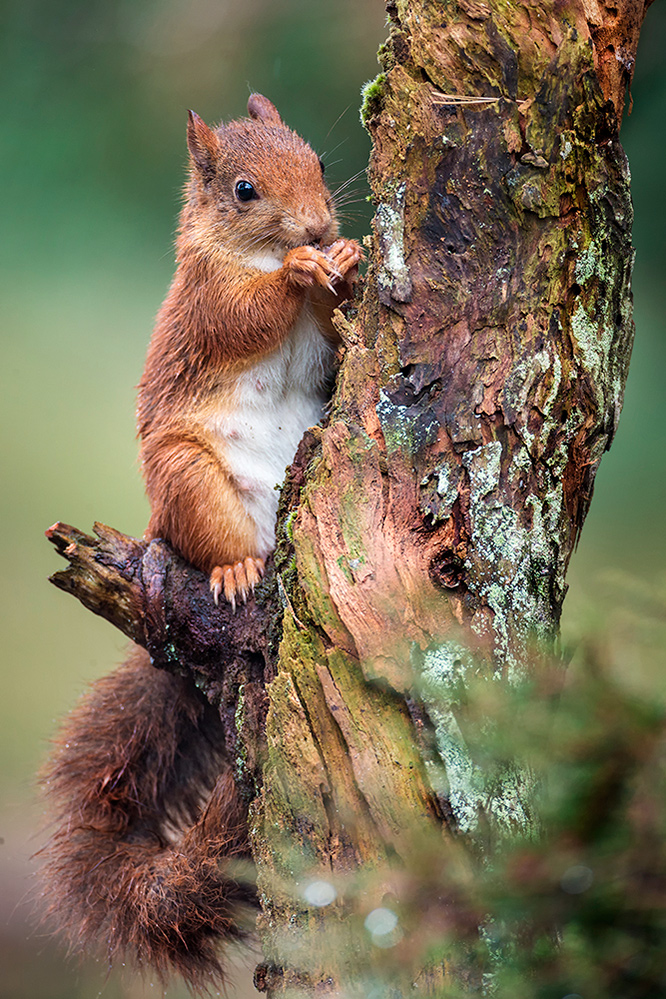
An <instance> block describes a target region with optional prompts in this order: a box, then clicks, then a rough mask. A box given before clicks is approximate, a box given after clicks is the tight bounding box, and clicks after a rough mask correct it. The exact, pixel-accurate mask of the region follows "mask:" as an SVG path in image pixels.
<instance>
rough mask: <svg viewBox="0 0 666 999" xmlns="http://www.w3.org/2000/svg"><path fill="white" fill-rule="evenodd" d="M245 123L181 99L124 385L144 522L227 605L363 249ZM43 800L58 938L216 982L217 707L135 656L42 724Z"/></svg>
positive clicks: (301, 167) (220, 898)
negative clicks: (146, 505) (169, 229)
mask: <svg viewBox="0 0 666 999" xmlns="http://www.w3.org/2000/svg"><path fill="white" fill-rule="evenodd" d="M248 114H249V118H245V119H241V120H239V121H232V122H230V123H228V124H226V125H225V124H222V125H220V126H219V127H218V128H215V129H211V128H209V127H208V126H207V125H206V124H205V123H204V122H203V121H202V120H201V118H199V117H198V115H196V114H194V113H193V112H190V114H189V122H188V127H187V143H188V148H189V153H190V177H189V181H188V183H187V185H186V188H185V204H184V207H183V209H182V212H181V216H180V226H179V232H178V238H177V244H176V247H177V269H176V273H175V276H174V279H173V282H172V285H171V288H170V290H169V293H168V295H167V297H166V300H165V301H164V304H163V305H162V308H161V309H160V312H159V314H158V317H157V321H156V325H155V330H154V333H153V337H152V339H151V342H150V346H149V349H148V356H147V360H146V366H145V370H144V373H143V376H142V378H141V382H140V384H139V395H138V409H137V418H138V431H139V436H140V438H141V462H142V468H143V473H144V476H145V481H146V491H147V494H148V498H149V500H150V504H151V517H150V522H149V525H148V528H147V531H146V535H145V536H146V538H148V539H152V538H157V537H159V538H164V539H166V540H167V541H169V542H170V543H171V545H172V546H173V547H174V548H175V549H176V550H177V551H178V552H179V553H180V554H181V555H182V556H184V557H185V558H186V559H187V560H188V561H189V562H191V563H192V564H193V565H194V566H196V567H197V568H199V569H201V570H203V571H204V572H206V573H207V574H208V576H209V579H210V588H211V591H212V599H214V600H215V601H216V602H217V601H218V600H219V599H220V598H223V599H225V600H226V601H228V602H229V603H230V604H231V605H232V607H233V608H235V606H236V603H237V601H238V600H243V601H245V600H246V599H247V597H248V594H249V593H250V592H251V591H252V590H253V588H254V586H255V585H256V583H257V582H258V581H259V579H260V578H261V576H262V573H263V570H264V560H265V559H266V557H267V555H268V554H269V553H270V552H271V550H272V549H273V547H274V544H275V537H274V526H275V517H276V510H277V499H278V497H277V493H276V491H275V486H276V485H278V484H279V483H280V482H281V481H282V479H283V477H284V473H285V468H286V466H287V465H288V464H289V463H290V462H291V460H292V458H293V456H294V453H295V451H296V447H297V445H298V442H299V440H300V438H301V436H302V434H303V432H304V431H305V429H306V428H307V427H309V426H311V425H313V424H315V423H317V422H318V421H319V420H320V419H321V416H322V411H323V406H324V404H325V402H326V397H327V387H328V385H329V383H330V379H331V376H332V372H333V361H334V354H335V348H336V345H337V338H336V334H335V330H334V328H333V325H332V322H331V317H332V313H333V310H334V308H336V307H337V306H338V305H339V304H340V303H341V302H342V301H343V300H344V299H346V298H349V297H350V295H351V289H352V283H353V281H354V279H355V276H356V272H357V267H358V263H359V260H360V259H361V256H362V251H361V249H360V247H359V245H358V244H357V243H355V242H354V241H352V240H345V239H339V238H338V236H337V232H338V229H337V222H336V218H335V211H334V207H333V204H332V198H331V195H330V193H329V191H328V189H327V187H326V185H325V183H324V179H323V165H322V163H321V160H320V159H319V158H318V157H317V155H316V153H315V152H314V151H313V150H312V149H311V148H310V146H309V145H307V143H306V142H304V141H303V139H301V138H300V137H299V136H298V135H296V134H295V133H294V132H293V131H291V130H290V129H289V128H288V127H287V126H286V125H284V123H283V122H282V119H281V118H280V115H279V114H278V112H277V110H276V108H275V107H274V106H273V104H272V103H271V102H270V101H269V100H267V98H265V97H262V96H261V95H259V94H252V95H251V97H250V99H249V102H248ZM42 779H43V784H44V786H45V788H46V792H47V795H48V796H49V798H50V799H51V802H52V804H53V806H54V811H55V813H56V827H55V832H54V834H53V835H52V837H51V840H50V842H49V843H48V844H47V846H46V847H45V850H44V853H45V856H46V863H45V867H44V872H43V884H44V894H45V896H46V900H47V905H48V909H49V913H50V915H51V918H52V920H53V921H54V922H55V923H56V925H58V926H59V928H60V930H61V931H62V932H64V934H65V936H66V937H67V938H68V940H69V942H70V945H71V947H72V948H73V949H74V950H79V951H88V950H89V949H91V948H94V947H95V946H99V945H102V946H103V947H104V948H105V950H106V954H107V957H108V958H109V959H110V960H113V959H114V958H117V957H119V956H121V955H122V956H125V955H128V956H130V957H131V956H133V957H134V959H135V960H136V961H137V962H138V963H139V965H140V966H143V967H146V966H148V967H152V968H153V969H154V970H156V972H157V973H158V974H159V975H161V976H162V977H164V976H165V975H166V974H167V973H168V972H169V971H172V970H175V971H178V972H180V973H181V974H182V975H183V976H184V977H185V979H186V981H187V982H188V983H189V984H190V985H191V986H192V987H194V988H195V989H196V988H202V987H205V986H206V985H207V984H210V983H211V982H214V981H215V980H216V979H217V980H218V981H220V980H223V977H224V976H223V966H222V964H221V962H220V958H219V956H218V950H219V944H220V943H221V942H223V941H225V940H230V939H234V938H237V937H239V936H242V935H243V933H244V929H243V921H242V919H239V917H238V907H239V906H240V905H242V903H244V902H248V901H250V900H251V899H252V895H253V892H252V890H251V889H249V888H247V887H246V886H244V885H243V884H241V883H240V882H238V881H236V880H234V879H233V877H232V876H231V875H230V874H229V873H225V870H224V864H222V866H220V863H219V862H220V860H221V859H223V858H225V857H229V856H233V855H239V854H240V855H243V854H247V853H248V842H247V830H246V813H245V808H244V805H243V804H242V803H241V801H240V798H239V796H238V794H237V792H236V788H235V785H234V781H233V777H232V775H231V770H230V765H229V761H227V760H226V759H225V752H224V734H223V730H222V726H221V722H220V720H219V717H218V715H217V712H216V710H215V709H214V708H213V707H211V706H210V705H209V704H208V703H207V702H206V700H205V699H204V698H203V696H202V695H201V694H200V693H199V691H197V690H196V688H195V687H194V685H193V684H192V683H191V682H190V681H189V680H187V679H185V678H182V677H177V676H172V675H170V674H168V673H165V672H162V671H160V670H158V669H156V668H154V667H153V666H152V665H151V663H150V659H149V656H148V654H147V653H146V652H145V651H144V650H142V649H139V648H136V649H134V651H133V653H132V655H131V657H130V659H129V660H128V662H127V663H125V665H124V666H122V667H121V668H120V669H118V670H117V671H116V672H114V673H112V674H111V675H109V676H107V677H104V678H103V679H101V680H99V681H97V683H95V684H94V685H93V687H92V688H91V690H90V691H89V693H88V694H87V695H86V696H85V697H84V699H83V700H82V702H81V703H80V704H79V705H78V706H77V707H76V708H75V709H74V711H73V712H72V713H71V715H70V716H69V718H68V719H67V720H66V721H65V723H64V726H63V728H62V730H61V732H60V733H59V735H58V737H57V740H56V744H55V750H54V752H53V755H52V757H51V760H50V761H49V764H48V765H47V767H46V769H45V772H44V774H43V778H42Z"/></svg>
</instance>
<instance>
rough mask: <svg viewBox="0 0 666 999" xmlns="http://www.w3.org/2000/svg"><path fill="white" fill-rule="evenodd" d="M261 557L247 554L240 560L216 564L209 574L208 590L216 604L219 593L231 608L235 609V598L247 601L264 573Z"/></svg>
mask: <svg viewBox="0 0 666 999" xmlns="http://www.w3.org/2000/svg"><path fill="white" fill-rule="evenodd" d="M264 568H265V563H264V560H263V558H252V557H251V556H248V557H247V558H246V559H243V561H242V562H234V563H233V565H232V564H227V565H216V566H215V568H214V569H213V571H212V572H211V574H210V591H211V593H212V594H213V600H214V601H215V603H216V604H218V603H219V602H220V595H223V596H224V599H225V600H226V601H227V603H229V604H231V609H232V610H233V611H234V612H235V610H236V599H237V598H240V599H241V600H242V601H243V603H244V604H245V603H247V598H248V596H249V595H250V593H252V592H253V591H254V588H255V586H256V585H257V583H258V582H259V580H260V579H261V578H262V576H263V575H264Z"/></svg>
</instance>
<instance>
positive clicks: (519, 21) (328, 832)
mask: <svg viewBox="0 0 666 999" xmlns="http://www.w3.org/2000/svg"><path fill="white" fill-rule="evenodd" d="M645 6H646V4H645V3H644V0H620V2H619V3H618V4H617V5H616V6H613V7H606V6H604V5H598V4H597V0H585V2H583V0H580V2H578V3H576V2H575V0H570V2H567V0H563V2H559V3H558V4H554V3H549V2H546V0H541V2H534V3H522V4H517V5H507V4H505V3H503V2H500V0H457V3H453V2H442V3H433V2H432V0H389V2H388V3H387V9H388V12H389V19H390V37H389V40H388V41H387V43H386V44H385V46H384V47H383V49H382V52H381V61H382V64H383V72H382V73H381V74H380V76H379V77H378V78H377V79H376V80H375V81H374V82H373V83H372V84H369V85H368V87H367V88H366V91H365V100H364V108H363V115H364V120H365V123H366V125H367V127H368V128H369V130H370V132H371V134H372V137H373V153H372V160H371V165H370V179H371V184H372V189H373V194H374V198H375V201H376V205H377V210H376V215H375V219H374V227H373V228H374V232H373V238H372V242H371V247H370V251H371V252H370V262H369V270H368V275H367V278H366V282H365V289H364V294H363V299H362V302H361V303H360V306H359V308H358V309H357V310H349V311H348V313H347V316H346V318H343V317H341V316H340V317H339V319H338V323H339V329H340V333H341V335H342V338H343V341H344V344H345V348H346V350H345V356H344V360H343V363H342V368H341V371H340V375H339V378H338V382H337V388H336V393H335V398H334V400H333V405H332V411H331V415H330V419H329V421H328V423H327V425H326V426H325V428H323V429H315V430H313V431H312V432H310V433H309V434H307V435H306V437H305V439H304V441H303V443H302V445H301V448H300V449H299V454H298V456H297V458H296V461H295V463H294V465H293V466H292V470H291V474H290V477H289V479H288V482H287V485H286V487H285V489H284V490H283V494H282V504H281V514H280V519H279V524H278V536H279V539H280V540H279V546H278V550H277V552H276V557H275V564H274V567H271V569H270V572H269V574H268V578H267V581H266V583H265V584H263V585H262V586H261V587H260V588H259V591H258V601H257V603H256V604H255V603H253V602H251V604H250V606H249V607H248V608H246V609H244V610H242V611H241V612H240V613H239V614H238V615H232V614H231V613H230V612H228V610H227V609H220V610H218V609H215V608H214V605H213V604H212V601H210V598H209V594H208V591H207V583H206V580H205V578H204V576H203V575H202V574H200V573H196V571H195V570H192V569H191V567H187V566H185V565H184V564H183V563H182V562H181V561H180V560H178V559H176V558H174V557H173V556H172V555H171V554H170V553H169V551H168V547H167V546H164V545H163V544H162V543H161V542H152V543H151V544H150V545H148V544H147V543H142V542H134V541H132V540H131V539H126V538H124V537H123V536H121V535H118V534H117V533H116V532H113V531H110V530H109V529H104V528H98V529H97V533H98V535H99V536H100V541H99V542H97V541H95V540H94V539H92V538H89V537H88V536H87V535H83V534H81V533H80V532H77V531H75V530H74V529H72V528H68V527H67V526H66V525H57V526H56V527H55V528H53V529H52V531H51V532H50V537H51V540H52V541H53V542H54V544H56V546H57V547H58V549H59V550H60V552H61V554H63V555H64V556H65V557H67V558H68V559H69V561H70V563H71V568H70V569H68V570H66V571H65V573H59V574H58V575H57V577H55V579H54V581H55V582H56V583H57V584H58V585H60V586H61V587H63V588H65V589H68V590H70V591H71V592H75V593H76V594H77V595H78V596H79V597H80V599H82V600H83V602H84V603H85V604H86V605H87V606H89V607H90V608H91V609H93V610H95V611H96V612H97V613H102V614H103V615H104V616H106V617H108V618H109V619H110V620H112V621H113V622H114V623H115V624H116V625H117V626H119V627H120V628H121V629H122V630H123V631H124V632H125V633H126V634H128V635H130V636H131V637H132V638H133V639H134V640H135V641H138V642H139V643H141V644H144V645H145V646H146V647H147V648H149V650H150V652H151V656H152V657H153V660H154V661H155V662H156V664H157V665H161V666H163V667H164V668H171V669H176V670H178V671H189V672H190V673H191V674H192V675H193V678H194V679H195V682H197V684H198V686H199V687H200V688H201V689H203V690H204V691H205V692H206V693H207V694H208V696H209V697H210V698H211V699H212V700H213V701H214V702H215V703H218V704H219V705H220V710H221V714H222V717H223V719H225V722H226V724H227V729H228V745H229V751H230V752H231V753H232V754H234V755H235V757H236V759H237V764H238V765H237V767H236V773H237V775H238V778H239V780H240V782H241V784H242V785H243V787H244V789H245V792H246V794H247V796H248V797H252V796H253V795H255V793H256V792H255V788H256V787H257V786H260V787H261V790H260V791H259V793H258V794H257V796H256V797H255V800H254V804H253V806H252V812H251V835H252V840H253V846H254V852H255V857H256V860H257V865H258V872H259V889H260V900H261V905H262V914H261V916H260V919H259V927H260V931H261V935H262V939H263V945H264V952H265V958H266V960H265V962H264V963H263V964H262V965H260V966H259V968H258V969H257V972H256V984H257V987H258V988H259V989H260V990H261V991H265V992H266V993H267V994H268V995H269V996H278V995H291V996H315V995H316V996H328V995H330V996H333V995H345V996H352V995H354V996H356V995H359V996H363V997H364V999H367V997H369V996H371V995H373V989H374V985H373V982H374V981H375V980H380V979H381V978H382V977H383V978H384V980H386V979H387V975H388V980H390V984H391V992H390V994H391V996H392V997H393V999H400V997H402V996H407V995H408V994H409V995H412V994H414V992H415V990H416V992H417V993H418V994H425V995H432V994H434V993H435V992H437V990H438V989H439V988H440V987H441V986H442V985H445V987H446V989H447V994H452V993H451V992H450V991H449V990H450V988H453V987H456V986H461V987H464V988H467V989H471V990H472V991H478V989H479V987H480V984H481V974H482V972H481V971H479V970H478V969H477V970H475V969H474V967H473V963H472V962H466V961H465V960H462V961H461V960H460V959H459V956H458V958H456V957H455V956H453V957H452V958H448V957H447V956H446V955H445V956H444V957H442V955H441V953H439V954H435V955H434V956H433V955H432V954H431V956H430V958H428V959H426V958H425V957H423V956H422V955H423V953H424V947H423V946H421V947H420V948H419V946H417V944H418V941H417V942H416V943H415V942H414V941H413V940H410V938H409V933H406V935H405V936H404V938H403V939H402V941H401V934H402V933H403V930H402V929H401V928H400V927H399V926H397V925H396V922H395V918H394V912H393V909H394V908H395V906H394V905H393V902H394V900H396V899H397V902H398V903H399V902H400V897H401V894H402V895H405V894H407V893H408V892H409V888H408V887H407V886H406V884H405V882H404V880H401V872H402V870H403V867H404V865H405V863H406V862H407V861H409V862H410V863H411V864H412V867H413V866H414V863H415V862H416V863H418V858H419V856H420V855H421V853H422V856H423V858H424V860H423V863H424V865H425V866H424V870H423V872H422V887H423V886H425V889H424V891H425V894H423V895H422V896H420V897H419V898H418V899H417V901H416V905H417V906H420V907H421V910H422V911H423V912H425V913H426V917H425V921H427V919H428V918H430V917H429V915H428V914H429V913H430V912H431V911H432V914H433V915H432V924H433V928H434V930H433V932H434V934H435V936H436V934H437V931H438V929H439V928H441V926H442V925H444V924H446V925H449V926H450V924H451V923H454V924H455V926H456V928H457V930H458V931H460V930H461V928H462V929H463V931H464V932H466V933H467V934H468V937H469V939H470V940H472V939H473V938H476V939H478V933H479V925H480V923H482V921H483V918H484V912H483V910H482V911H480V912H475V911H473V908H474V907H473V906H471V907H470V906H469V905H468V902H467V901H465V900H463V899H461V898H455V897H453V896H452V897H450V898H448V899H446V900H445V904H443V903H442V901H441V899H437V900H433V899H429V898H427V897H426V895H427V885H428V875H429V871H428V869H427V864H428V863H429V862H430V860H429V858H431V857H432V843H433V838H434V841H435V842H436V844H437V856H436V861H435V862H436V863H437V865H438V867H446V868H447V869H450V870H452V871H456V872H458V875H459V876H460V879H461V881H464V880H465V877H468V880H469V870H470V868H469V857H470V854H471V851H476V855H477V856H478V855H479V853H480V854H481V855H482V856H483V851H484V848H485V845H486V844H487V842H488V837H489V836H490V837H491V839H492V838H493V837H494V838H495V839H497V838H501V836H502V835H503V833H504V832H506V831H511V830H514V829H519V830H523V831H525V830H527V831H529V830H530V827H531V825H532V823H533V821H534V820H533V817H532V794H533V788H532V783H533V782H532V779H531V775H530V773H529V771H527V770H525V769H522V768H521V767H520V766H519V765H518V764H516V763H513V762H512V761H511V760H509V761H508V762H507V765H506V766H505V767H504V769H503V771H502V775H501V778H500V779H497V775H496V774H495V776H494V779H493V781H492V783H491V782H490V781H489V780H488V779H487V774H486V773H485V772H484V770H483V766H482V764H481V763H480V762H478V761H477V760H475V759H474V758H473V757H472V755H471V754H470V753H469V751H468V748H467V746H466V744H465V739H464V737H463V734H462V732H461V727H460V724H459V717H458V714H457V710H456V705H457V704H458V702H459V701H460V698H461V691H462V692H463V695H464V691H465V689H466V687H467V686H468V684H469V683H470V682H471V680H472V678H473V677H479V676H480V677H483V678H485V680H486V681H491V683H490V686H492V687H495V688H501V687H502V686H503V685H507V684H508V685H510V684H511V683H513V682H514V681H517V680H519V679H520V678H521V677H524V676H526V675H528V674H529V673H530V672H535V671H538V669H539V665H540V663H541V662H542V661H546V660H547V658H548V656H549V654H550V652H551V651H552V649H553V646H554V644H555V642H556V639H557V633H558V623H559V617H560V611H561V607H562V601H563V598H564V594H565V591H566V583H565V576H566V570H567V566H568V562H569V558H570V556H571V552H572V550H573V548H574V545H575V543H576V539H577V537H578V534H579V532H580V530H581V527H582V524H583V521H584V519H585V515H586V512H587V509H588V506H589V503H590V499H591V495H592V488H593V484H594V477H595V473H596V470H597V467H598V465H599V461H600V459H601V456H602V454H603V452H604V451H605V450H606V449H607V448H608V447H609V445H610V443H611V441H612V438H613V434H614V432H615V428H616V426H617V421H618V419H619V415H620V410H621V406H622V397H623V392H624V385H625V380H626V375H627V368H628V363H629V355H630V350H631V342H632V336H633V324H632V318H631V295H630V278H631V265H632V255H633V253H632V248H631V202H630V198H629V186H628V171H627V166H626V160H625V156H624V153H623V151H622V148H621V146H620V144H619V141H618V129H619V121H620V118H621V114H622V108H623V105H624V98H625V90H626V87H627V85H628V84H629V82H630V78H631V72H632V67H633V63H634V57H635V51H636V45H637V41H638V32H639V28H640V24H641V21H642V18H643V15H644V12H645ZM280 608H281V610H280ZM280 625H281V627H280ZM264 684H266V688H265V692H264ZM266 700H267V701H268V715H267V717H266V716H265V707H266ZM264 719H265V741H264V725H263V723H264ZM425 844H427V845H428V846H427V849H426V848H425ZM415 858H416V860H415ZM392 907H393V908H392ZM447 920H448V923H447ZM463 935H464V933H463ZM389 944H394V945H395V947H393V948H390V947H389V946H388V945H389ZM471 950H473V947H472V948H471ZM415 954H416V955H417V958H418V959H415V957H414V955H415ZM387 968H388V969H389V970H388V972H387ZM374 994H375V995H384V994H385V993H384V992H382V991H379V992H375V993H374Z"/></svg>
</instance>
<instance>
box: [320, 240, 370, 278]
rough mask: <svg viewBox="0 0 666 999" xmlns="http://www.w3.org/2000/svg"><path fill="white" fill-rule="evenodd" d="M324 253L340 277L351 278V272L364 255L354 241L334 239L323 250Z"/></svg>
mask: <svg viewBox="0 0 666 999" xmlns="http://www.w3.org/2000/svg"><path fill="white" fill-rule="evenodd" d="M324 253H325V254H326V256H327V257H328V258H329V260H332V261H333V263H334V264H335V267H336V269H337V270H338V271H339V273H340V275H341V277H348V276H349V277H351V276H352V275H351V274H350V272H351V271H353V270H354V269H355V268H356V267H358V265H359V263H360V262H361V260H363V257H364V256H365V254H364V253H363V249H362V248H361V246H360V244H359V243H357V242H356V240H355V239H336V241H335V242H334V243H331V245H330V246H326V247H325V248H324Z"/></svg>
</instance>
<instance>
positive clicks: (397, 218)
mask: <svg viewBox="0 0 666 999" xmlns="http://www.w3.org/2000/svg"><path fill="white" fill-rule="evenodd" d="M405 190H406V184H405V183H404V182H403V183H402V184H400V185H399V186H398V187H397V188H396V191H395V194H394V196H393V199H392V202H391V203H390V204H389V203H388V202H386V201H383V202H382V203H381V204H380V205H379V206H378V208H377V212H376V214H375V219H374V226H375V231H376V233H377V238H378V240H379V248H380V251H381V257H382V264H381V267H380V270H379V274H378V276H377V284H378V288H379V300H380V302H382V303H383V304H384V305H390V304H391V300H393V301H395V302H409V301H410V299H411V296H412V280H411V277H410V274H409V268H408V267H407V264H406V262H405Z"/></svg>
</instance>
